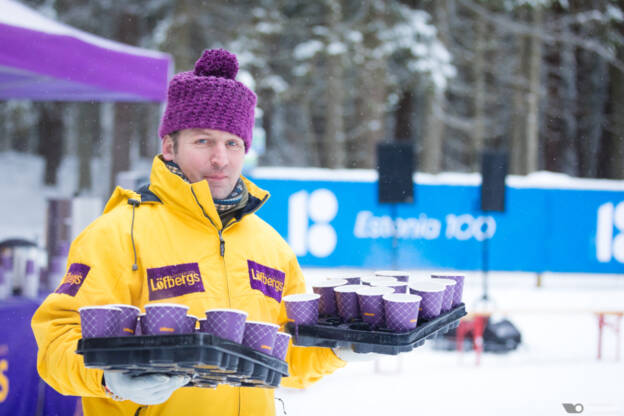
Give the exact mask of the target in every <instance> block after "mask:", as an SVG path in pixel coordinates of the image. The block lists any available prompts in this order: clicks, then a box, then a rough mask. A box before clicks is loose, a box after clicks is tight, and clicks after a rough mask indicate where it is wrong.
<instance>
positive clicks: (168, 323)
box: [141, 303, 189, 335]
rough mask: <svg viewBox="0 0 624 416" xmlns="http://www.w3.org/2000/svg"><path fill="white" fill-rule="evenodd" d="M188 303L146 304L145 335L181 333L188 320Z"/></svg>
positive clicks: (143, 319)
mask: <svg viewBox="0 0 624 416" xmlns="http://www.w3.org/2000/svg"><path fill="white" fill-rule="evenodd" d="M188 310H189V307H188V306H187V305H180V304H178V303H150V304H147V305H145V316H144V317H143V318H142V319H141V321H145V324H144V325H143V330H144V331H145V332H143V333H144V334H145V335H165V334H180V333H182V327H183V325H184V321H185V320H186V311H188Z"/></svg>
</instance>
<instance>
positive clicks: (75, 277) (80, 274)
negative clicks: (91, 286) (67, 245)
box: [54, 263, 91, 296]
mask: <svg viewBox="0 0 624 416" xmlns="http://www.w3.org/2000/svg"><path fill="white" fill-rule="evenodd" d="M89 270H91V267H89V266H87V265H86V264H82V263H72V264H71V266H69V270H67V273H65V277H63V282H62V283H61V285H60V286H59V287H58V288H57V289H56V291H55V292H54V293H64V294H66V295H69V296H76V293H78V289H80V287H81V286H82V284H83V283H84V281H85V280H86V279H87V275H88V274H89Z"/></svg>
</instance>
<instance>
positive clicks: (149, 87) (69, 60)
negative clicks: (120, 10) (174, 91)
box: [0, 0, 173, 101]
mask: <svg viewBox="0 0 624 416" xmlns="http://www.w3.org/2000/svg"><path fill="white" fill-rule="evenodd" d="M172 66H173V64H172V59H171V57H170V56H169V55H167V54H165V53H162V52H155V51H150V50H147V49H141V48H136V47H132V46H128V45H124V44H121V43H118V42H113V41H110V40H107V39H104V38H100V37H97V36H94V35H91V34H89V33H86V32H83V31H80V30H77V29H75V28H73V27H71V26H67V25H65V24H62V23H59V22H55V21H54V20H51V19H48V18H46V17H44V16H42V15H40V14H39V13H37V12H35V11H34V10H32V9H30V8H28V7H26V6H24V5H22V4H20V3H17V2H14V1H11V0H0V100H1V99H32V100H59V101H164V100H165V98H166V90H167V81H168V78H169V75H170V74H171V73H172Z"/></svg>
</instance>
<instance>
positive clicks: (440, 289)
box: [409, 279, 446, 320]
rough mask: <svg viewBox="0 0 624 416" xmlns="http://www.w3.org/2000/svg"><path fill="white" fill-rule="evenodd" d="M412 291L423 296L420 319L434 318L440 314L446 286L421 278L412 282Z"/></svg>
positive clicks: (410, 287) (410, 288)
mask: <svg viewBox="0 0 624 416" xmlns="http://www.w3.org/2000/svg"><path fill="white" fill-rule="evenodd" d="M409 290H410V293H411V294H413V295H418V296H420V297H421V298H422V300H421V301H420V312H419V314H418V319H419V320H420V319H425V320H427V319H432V318H435V317H436V316H438V315H440V311H441V310H442V297H443V296H444V291H445V290H446V286H444V285H443V284H442V283H436V282H434V281H432V280H431V279H430V280H420V281H417V282H412V283H410V286H409Z"/></svg>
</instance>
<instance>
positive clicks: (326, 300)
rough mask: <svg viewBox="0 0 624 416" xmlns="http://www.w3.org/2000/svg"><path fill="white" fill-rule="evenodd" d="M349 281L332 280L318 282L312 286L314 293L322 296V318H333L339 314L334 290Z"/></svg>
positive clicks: (320, 308)
mask: <svg viewBox="0 0 624 416" xmlns="http://www.w3.org/2000/svg"><path fill="white" fill-rule="evenodd" d="M346 284H347V281H346V280H344V279H331V280H325V281H321V282H317V283H315V284H313V285H312V291H313V292H314V293H317V294H319V295H321V298H320V300H319V315H320V316H332V315H336V314H337V313H338V309H337V308H336V296H335V295H334V288H336V287H339V286H344V285H346Z"/></svg>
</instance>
